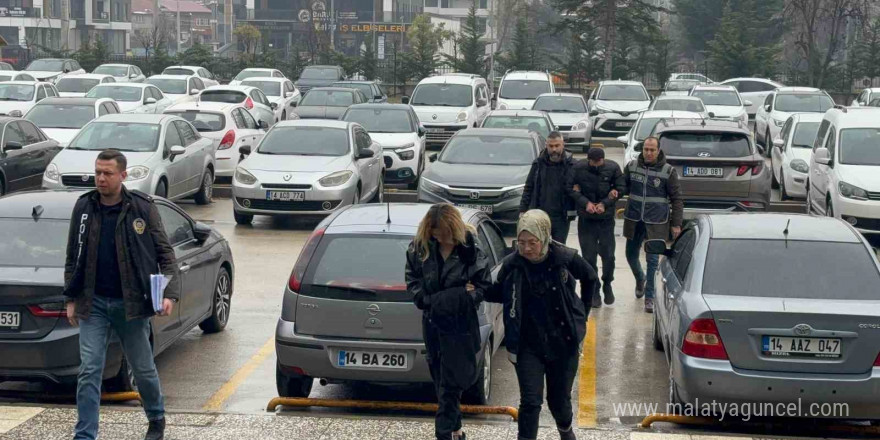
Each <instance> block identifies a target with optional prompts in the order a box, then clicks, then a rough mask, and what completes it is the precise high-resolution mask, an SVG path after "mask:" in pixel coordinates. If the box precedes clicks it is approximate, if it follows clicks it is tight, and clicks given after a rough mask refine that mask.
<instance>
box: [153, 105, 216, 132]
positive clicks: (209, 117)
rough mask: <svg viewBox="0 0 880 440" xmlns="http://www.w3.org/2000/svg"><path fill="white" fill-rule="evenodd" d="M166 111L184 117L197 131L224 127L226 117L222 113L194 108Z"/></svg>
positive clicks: (209, 130)
mask: <svg viewBox="0 0 880 440" xmlns="http://www.w3.org/2000/svg"><path fill="white" fill-rule="evenodd" d="M166 113H168V114H172V115H174V116H180V117H181V118H183V119H186V120H187V121H188V122H189V123H190V124H192V125H193V127H195V128H196V130H198V131H199V132H211V131H220V130H222V129H223V127H226V117H225V116H223V114H222V113H213V112H200V111H195V110H189V111H185V112H166Z"/></svg>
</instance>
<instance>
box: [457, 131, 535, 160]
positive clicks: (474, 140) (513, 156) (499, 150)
mask: <svg viewBox="0 0 880 440" xmlns="http://www.w3.org/2000/svg"><path fill="white" fill-rule="evenodd" d="M534 160H535V146H534V144H533V143H532V140H531V139H529V138H519V137H516V138H515V137H504V136H458V137H454V138H452V139H451V140H450V141H449V143H448V144H446V147H444V148H443V152H442V153H441V154H440V161H441V162H445V163H449V164H469V165H510V166H521V165H529V164H531V163H532V161H534Z"/></svg>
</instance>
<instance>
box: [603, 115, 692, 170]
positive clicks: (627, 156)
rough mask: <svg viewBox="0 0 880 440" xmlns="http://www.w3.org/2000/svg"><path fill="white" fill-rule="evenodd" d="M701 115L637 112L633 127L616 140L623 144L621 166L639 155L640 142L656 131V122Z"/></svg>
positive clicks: (640, 149) (640, 150)
mask: <svg viewBox="0 0 880 440" xmlns="http://www.w3.org/2000/svg"><path fill="white" fill-rule="evenodd" d="M701 117H702V116H701V115H700V114H698V113H692V112H681V111H670V110H648V111H645V112H641V113H639V118H638V119H636V123H635V125H634V126H633V129H632V130H630V131H629V133H627V134H625V135H623V136H620V137H618V138H617V141H618V142H620V143H622V144H623V146H624V150H623V163H622V164H620V166H621V168H623V167H624V166H626V164H628V163H630V162H632V161H633V160H636V158H638V157H639V154H641V153H642V144H643V143H644V142H645V139H647V138H648V136H651V135H654V134H655V133H656V129H657V124H660V123H662V122H663V121H665V120H674V119H699V118H701Z"/></svg>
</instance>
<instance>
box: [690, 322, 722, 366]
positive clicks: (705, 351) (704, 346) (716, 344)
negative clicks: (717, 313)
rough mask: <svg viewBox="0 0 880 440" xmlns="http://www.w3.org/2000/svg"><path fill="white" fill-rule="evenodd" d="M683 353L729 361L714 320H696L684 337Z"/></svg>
mask: <svg viewBox="0 0 880 440" xmlns="http://www.w3.org/2000/svg"><path fill="white" fill-rule="evenodd" d="M681 352H682V353H684V354H686V355H688V356H693V357H698V358H704V359H722V360H726V359H727V350H725V349H724V343H723V342H722V341H721V335H720V334H719V333H718V327H717V326H715V320H714V319H695V320H694V322H692V323H691V325H690V327H688V331H687V334H685V335H684V344H682V347H681Z"/></svg>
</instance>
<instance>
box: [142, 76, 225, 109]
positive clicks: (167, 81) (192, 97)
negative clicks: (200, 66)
mask: <svg viewBox="0 0 880 440" xmlns="http://www.w3.org/2000/svg"><path fill="white" fill-rule="evenodd" d="M147 84H152V85H154V86H156V87H158V88H159V90H161V91H162V93H164V94H165V97H166V98H168V99H170V100H171V103H172V104H181V103H184V102H194V101H197V100H198V99H199V98H198V96H199V93H201V92H202V90H205V88H206V87H210V86H208V85H207V83H205V82H203V81H202V79H201V78H199V77H197V76H183V75H153V76H151V77H149V78H147Z"/></svg>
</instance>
